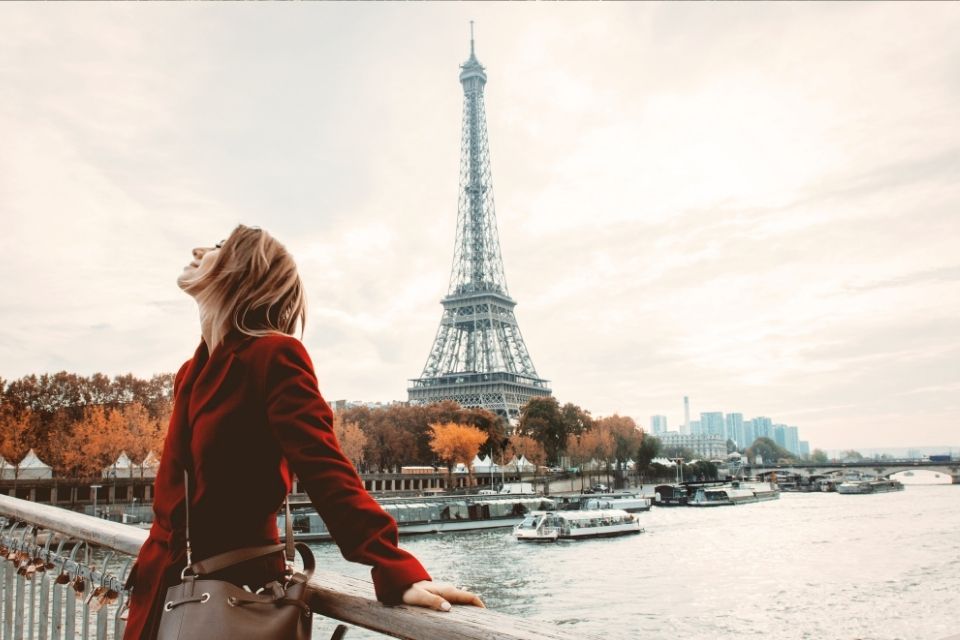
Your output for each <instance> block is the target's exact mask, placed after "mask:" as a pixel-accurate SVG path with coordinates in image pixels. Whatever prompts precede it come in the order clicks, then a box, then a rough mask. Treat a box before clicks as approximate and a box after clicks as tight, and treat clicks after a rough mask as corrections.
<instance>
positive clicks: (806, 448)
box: [799, 440, 810, 458]
mask: <svg viewBox="0 0 960 640" xmlns="http://www.w3.org/2000/svg"><path fill="white" fill-rule="evenodd" d="M799 453H800V455H801V456H803V457H804V458H807V457H809V456H810V443H809V442H807V441H806V440H801V441H800V452H799Z"/></svg>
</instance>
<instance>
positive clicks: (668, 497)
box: [653, 484, 690, 507]
mask: <svg viewBox="0 0 960 640" xmlns="http://www.w3.org/2000/svg"><path fill="white" fill-rule="evenodd" d="M653 491H654V493H653V499H654V502H655V503H656V505H657V506H658V507H681V506H684V505H686V504H687V500H688V499H689V497H690V496H689V492H688V491H687V488H686V487H685V486H683V485H682V484H660V485H657V486H656V487H654V490H653Z"/></svg>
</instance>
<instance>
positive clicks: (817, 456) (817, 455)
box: [810, 449, 830, 464]
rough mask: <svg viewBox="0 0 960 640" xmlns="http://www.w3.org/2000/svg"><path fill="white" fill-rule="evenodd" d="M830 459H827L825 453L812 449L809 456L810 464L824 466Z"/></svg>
mask: <svg viewBox="0 0 960 640" xmlns="http://www.w3.org/2000/svg"><path fill="white" fill-rule="evenodd" d="M829 461H830V459H829V458H828V457H827V452H826V451H824V450H823V449H814V450H813V453H811V454H810V462H816V463H817V464H826V463H827V462H829Z"/></svg>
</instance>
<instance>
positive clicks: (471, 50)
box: [470, 20, 473, 58]
mask: <svg viewBox="0 0 960 640" xmlns="http://www.w3.org/2000/svg"><path fill="white" fill-rule="evenodd" d="M470 57H471V58H472V57H473V20H471V21H470Z"/></svg>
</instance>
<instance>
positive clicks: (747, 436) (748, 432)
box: [740, 420, 757, 448]
mask: <svg viewBox="0 0 960 640" xmlns="http://www.w3.org/2000/svg"><path fill="white" fill-rule="evenodd" d="M756 439H757V431H756V429H754V426H753V420H744V422H743V442H742V443H741V444H740V446H741V447H743V448H746V447H749V446H750V445H752V444H753V441H754V440H756Z"/></svg>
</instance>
